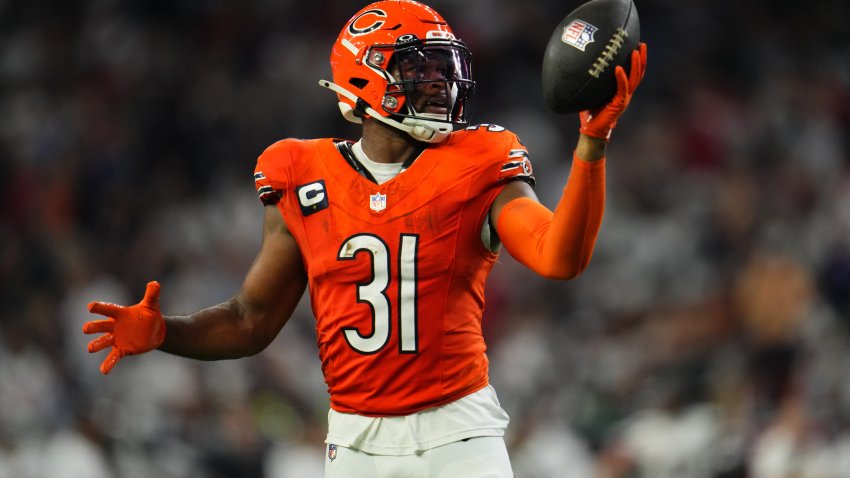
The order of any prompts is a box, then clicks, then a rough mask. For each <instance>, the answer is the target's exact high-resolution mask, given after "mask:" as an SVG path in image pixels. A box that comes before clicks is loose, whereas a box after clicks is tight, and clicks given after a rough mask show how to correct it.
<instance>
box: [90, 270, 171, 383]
mask: <svg viewBox="0 0 850 478" xmlns="http://www.w3.org/2000/svg"><path fill="white" fill-rule="evenodd" d="M89 312H91V313H94V314H100V315H104V316H106V317H107V318H106V319H101V320H92V321H89V322H86V323H85V324H83V333H85V334H99V333H104V332H105V333H104V334H103V335H101V336H100V337H97V338H96V339H94V340H92V341H91V342H89V346H88V349H89V352H90V353H94V352H99V351H101V350H103V349H105V348H107V347H112V350H111V351H110V352H109V355H107V356H106V359H104V361H103V363H101V364H100V372H101V373H102V374H104V375H106V374H108V373H109V371H110V370H112V367H114V366H115V364H116V363H118V361H119V360H121V359H122V358H123V357H125V356H127V355H134V354H141V353H145V352H148V351H150V350H153V349H155V348H157V347H159V346H160V345H161V344H162V342H163V341H164V340H165V320H164V319H163V318H162V314H161V313H160V312H159V282H156V281H152V282H148V286H147V289H146V290H145V297H144V298H143V299H142V301H141V302H139V303H138V304H136V305H134V306H131V307H125V306H123V305H116V304H110V303H107V302H91V303H90V304H89Z"/></svg>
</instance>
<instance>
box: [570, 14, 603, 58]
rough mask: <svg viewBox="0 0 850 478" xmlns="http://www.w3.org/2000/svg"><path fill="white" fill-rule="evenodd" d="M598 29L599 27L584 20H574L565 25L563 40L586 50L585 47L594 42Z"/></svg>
mask: <svg viewBox="0 0 850 478" xmlns="http://www.w3.org/2000/svg"><path fill="white" fill-rule="evenodd" d="M596 30H599V29H598V28H596V27H595V26H593V25H591V24H590V23H587V22H586V21H584V20H573V21H571V22H570V24H569V25H567V26H565V27H564V34H563V35H561V41H562V42H564V43H566V44H567V45H570V46H573V47H575V48H578V49H579V50H581V51H584V47H586V46H587V45H588V44H589V43H593V34H594V33H596Z"/></svg>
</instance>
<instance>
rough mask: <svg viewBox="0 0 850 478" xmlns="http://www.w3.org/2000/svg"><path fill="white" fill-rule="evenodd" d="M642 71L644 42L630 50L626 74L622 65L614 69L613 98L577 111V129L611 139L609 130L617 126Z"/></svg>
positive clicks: (644, 63)
mask: <svg viewBox="0 0 850 478" xmlns="http://www.w3.org/2000/svg"><path fill="white" fill-rule="evenodd" d="M644 73H646V43H641V44H640V45H638V48H637V49H636V50H634V51H633V52H632V66H631V69H630V70H629V74H628V75H626V70H624V69H623V67H622V66H619V65H618V66H617V68H615V69H614V75H615V76H616V77H617V93H615V94H614V98H612V99H611V101H609V102H608V104H606V105H604V106H602V107H600V108H597V109H595V110H586V111H582V112H581V113H579V118H580V119H581V128H579V131H580V132H581V133H582V134H585V135H587V136H591V137H593V138H599V139H604V140H605V141H608V140H609V139H611V132H613V131H614V127H615V126H617V119H618V118H620V115H621V114H623V111H626V108H627V107H628V106H629V102H630V101H631V100H632V94H634V92H635V90H636V89H637V87H638V85H639V84H640V81H641V80H642V79H643V75H644Z"/></svg>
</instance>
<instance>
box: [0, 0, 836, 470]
mask: <svg viewBox="0 0 850 478" xmlns="http://www.w3.org/2000/svg"><path fill="white" fill-rule="evenodd" d="M579 3H580V2H556V1H536V2H516V1H513V0H468V1H465V2H450V1H448V0H440V1H434V2H432V6H434V7H435V8H436V9H437V10H438V11H439V12H440V13H442V15H443V16H444V17H445V18H446V19H447V20H448V21H449V23H450V24H451V25H452V27H453V29H454V30H455V32H456V34H457V35H458V36H459V37H460V38H462V39H463V40H465V41H466V42H467V44H468V45H469V46H470V48H471V50H472V51H473V55H474V74H475V78H476V80H477V82H478V93H477V97H476V107H475V118H474V121H475V122H478V123H497V124H501V125H504V126H506V127H508V128H509V129H511V130H513V131H515V132H517V133H518V134H519V135H520V137H521V138H522V140H523V142H524V143H525V144H526V145H527V146H528V147H529V150H530V151H531V157H532V160H533V162H534V166H535V171H536V173H537V176H538V179H539V183H538V187H537V191H538V194H539V195H540V197H541V199H542V200H543V202H544V203H546V204H547V205H549V206H550V207H554V205H555V204H556V201H557V199H558V197H559V195H560V190H561V188H562V187H563V184H564V182H565V180H566V177H567V174H568V171H569V161H570V157H571V150H572V148H573V146H574V144H575V140H576V138H577V131H576V130H577V128H578V120H577V118H576V117H574V116H563V117H562V116H557V115H554V114H552V113H550V112H548V111H546V110H545V108H544V107H543V102H542V95H541V92H540V61H541V58H542V53H543V49H544V47H545V43H546V41H547V40H548V38H549V36H550V34H551V32H552V29H553V28H554V27H555V25H557V23H558V22H559V21H560V19H561V18H563V17H564V16H565V15H566V13H567V12H568V11H570V10H572V9H573V8H575V7H576V6H578V4H579ZM364 5H365V3H363V4H361V3H355V2H334V1H326V2H294V1H281V0H278V1H271V0H254V1H241V2H225V1H206V2H202V1H190V0H182V1H164V0H157V1H147V2H121V1H90V2H83V1H64V2H49V1H37V0H35V1H34V0H30V1H16V0H0V476H15V477H51V478H53V477H80V478H99V477H111V476H116V477H122V478H125V477H128V478H133V477H214V478H218V477H221V478H228V477H237V476H238V477H241V476H264V477H298V478H305V477H307V478H309V477H314V476H322V472H321V469H322V460H323V448H322V440H323V439H324V432H325V427H326V413H327V397H326V392H325V389H324V384H323V382H322V379H321V373H320V370H319V361H318V358H317V355H316V351H315V346H314V340H315V339H314V336H313V332H312V317H311V316H310V313H309V307H308V305H307V304H302V306H301V307H299V310H298V311H297V313H296V315H295V316H294V317H293V319H292V320H291V321H290V323H289V324H288V325H287V326H286V328H285V329H284V331H283V332H282V333H281V335H280V336H279V337H278V339H277V340H276V341H275V342H274V343H273V344H272V345H271V346H270V348H269V349H268V350H266V351H265V352H263V353H262V354H260V355H259V356H256V357H253V358H250V359H244V360H240V361H232V362H217V363H201V362H193V361H189V360H185V359H180V358H176V357H172V356H168V355H165V354H161V353H152V354H147V355H145V356H143V357H138V358H130V359H125V360H124V361H122V362H121V363H120V364H119V365H118V366H117V368H116V369H115V371H114V372H113V373H112V374H111V375H110V376H109V377H108V378H106V377H103V376H101V375H100V374H99V372H98V371H97V366H98V364H99V362H100V360H101V359H102V357H103V355H104V354H99V355H97V356H90V355H89V354H88V353H86V351H85V344H86V342H87V340H88V337H85V336H83V334H81V333H80V327H81V325H82V323H83V322H84V321H85V320H87V319H89V318H90V316H89V314H88V313H87V312H86V309H85V306H86V303H87V302H89V301H91V300H109V301H114V302H118V303H127V304H129V303H134V302H136V301H138V299H139V298H140V297H141V295H142V294H143V291H144V286H145V283H146V282H147V281H148V280H152V279H156V280H159V281H160V282H161V283H162V285H163V293H162V306H163V310H164V311H165V312H166V313H170V314H175V313H188V312H192V311H194V310H197V309H199V308H201V307H206V306H209V305H213V304H216V303H218V302H220V301H222V300H224V299H226V298H228V297H229V296H230V295H232V294H233V293H234V292H235V291H236V290H237V288H238V287H239V285H240V283H241V279H242V277H243V275H244V273H245V271H246V270H247V267H248V266H249V265H250V262H251V260H252V259H253V257H254V254H255V253H256V251H257V249H258V246H259V238H260V232H261V231H260V227H261V215H262V207H261V205H260V203H259V201H257V199H256V196H255V191H254V189H253V181H252V171H253V167H254V162H255V160H256V157H257V156H258V155H259V154H260V153H261V152H262V150H263V149H264V148H265V147H266V146H267V145H269V144H270V143H272V142H274V141H276V140H278V139H281V138H284V137H289V136H293V137H322V136H338V137H348V138H352V139H356V138H357V137H358V130H357V129H356V127H354V126H353V125H349V124H346V123H345V122H344V121H343V120H342V119H341V117H340V115H339V113H338V110H337V108H336V104H335V103H336V101H335V99H334V97H333V95H332V94H331V93H330V92H328V91H326V90H324V89H322V88H320V87H319V86H318V85H317V81H318V79H319V78H329V77H330V71H329V70H330V69H329V66H328V64H327V59H328V55H329V52H330V47H331V44H332V42H333V40H334V39H335V38H336V35H337V33H338V32H339V29H340V28H341V27H342V25H343V24H344V22H345V21H346V20H347V19H348V18H349V17H350V16H351V15H353V14H354V13H355V12H356V11H357V10H359V9H360V8H361V7H362V6H364ZM638 9H639V12H640V18H641V26H642V40H643V41H645V42H647V43H648V44H649V66H648V73H647V76H646V78H645V80H644V82H643V84H642V85H641V88H640V89H639V90H638V93H637V95H636V96H635V99H634V101H633V102H632V105H631V107H630V109H629V111H628V112H627V113H626V115H625V116H624V117H623V118H622V119H621V121H620V126H619V127H618V128H617V130H616V131H615V133H614V137H613V140H612V144H611V146H610V147H609V160H608V161H609V162H608V177H609V185H608V200H607V205H606V216H605V220H604V223H603V226H602V231H601V235H600V238H599V241H598V243H597V248H596V252H595V255H594V260H593V262H592V264H591V266H590V268H589V269H588V271H587V272H586V273H585V274H584V275H583V276H581V277H580V278H578V279H577V280H574V281H571V282H566V283H562V282H550V281H545V280H543V279H540V278H537V277H536V276H534V275H533V274H532V273H530V272H528V271H525V270H524V269H522V268H521V267H520V266H518V265H517V264H516V263H515V262H514V261H513V260H512V259H511V258H510V257H509V256H508V255H507V254H505V255H504V256H503V258H502V260H501V263H500V264H499V265H498V266H497V267H496V268H495V270H494V272H493V276H492V278H491V282H490V286H489V290H488V309H487V313H486V315H487V316H486V323H485V333H486V334H487V336H488V343H489V344H490V350H489V355H490V358H491V379H492V382H493V384H494V385H495V387H496V389H497V390H498V392H499V395H500V398H501V400H502V403H503V406H504V407H505V408H506V409H507V410H508V412H509V413H510V414H511V416H512V424H511V428H510V430H509V434H508V436H507V441H508V444H509V447H510V449H511V454H512V460H513V463H514V468H515V471H516V474H517V476H519V477H593V476H606V477H635V476H639V477H650V478H659V477H662V478H663V477H746V476H753V477H765V478H784V477H789V478H790V477H792V476H793V477H795V478H809V477H812V478H813V477H817V478H832V477H836V478H838V477H845V478H846V477H847V476H850V460H848V459H847V457H848V456H850V433H848V423H850V421H848V418H850V374H848V367H847V365H846V364H847V363H848V359H850V356H848V355H850V354H848V318H850V316H848V306H850V171H848V163H850V153H848V151H850V148H848V146H850V145H848V138H850V28H849V27H848V26H847V19H848V18H850V4H848V3H847V2H845V1H843V0H825V1H821V2H808V3H807V2H788V1H766V0H761V1H750V2H733V1H708V0H698V1H691V2H677V1H673V0H642V1H639V2H638Z"/></svg>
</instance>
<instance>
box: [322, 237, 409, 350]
mask: <svg viewBox="0 0 850 478" xmlns="http://www.w3.org/2000/svg"><path fill="white" fill-rule="evenodd" d="M418 249H419V236H418V235H417V234H402V235H401V237H400V238H399V251H398V259H397V262H396V264H397V266H396V269H397V270H395V271H394V272H395V274H396V275H397V280H398V297H397V299H396V302H397V303H396V306H397V307H398V344H399V353H408V354H411V353H412V354H415V353H418V351H419V343H418V334H417V326H418V324H417V311H416V298H417V293H416V288H417V283H416V281H417V254H418ZM361 252H362V253H366V254H369V255H370V256H371V269H372V276H371V278H370V279H369V281H368V282H359V283H358V284H357V303H367V304H369V306H370V307H371V308H372V330H371V332H370V331H366V332H367V334H363V333H361V331H360V330H358V329H357V328H356V327H344V328H343V333H344V334H345V340H346V341H347V342H348V345H349V346H351V348H353V349H354V350H356V351H358V352H360V353H362V354H373V353H376V352H378V351H379V350H381V349H383V348H384V347H385V346H386V345H387V343H388V342H389V340H390V333H391V331H392V325H391V317H392V312H391V311H392V301H391V300H390V297H389V296H388V295H387V289H388V288H389V286H390V281H391V280H392V279H393V277H392V272H393V267H392V259H393V258H392V255H391V254H390V248H389V246H388V245H387V243H386V242H384V240H383V239H381V238H380V237H378V236H376V235H374V234H356V235H354V236H351V237H349V238H348V239H346V240H345V241H344V242H343V243H342V246H341V247H340V248H339V252H338V253H337V259H338V260H341V261H350V260H354V259H355V258H356V256H357V254H359V253H361Z"/></svg>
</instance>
